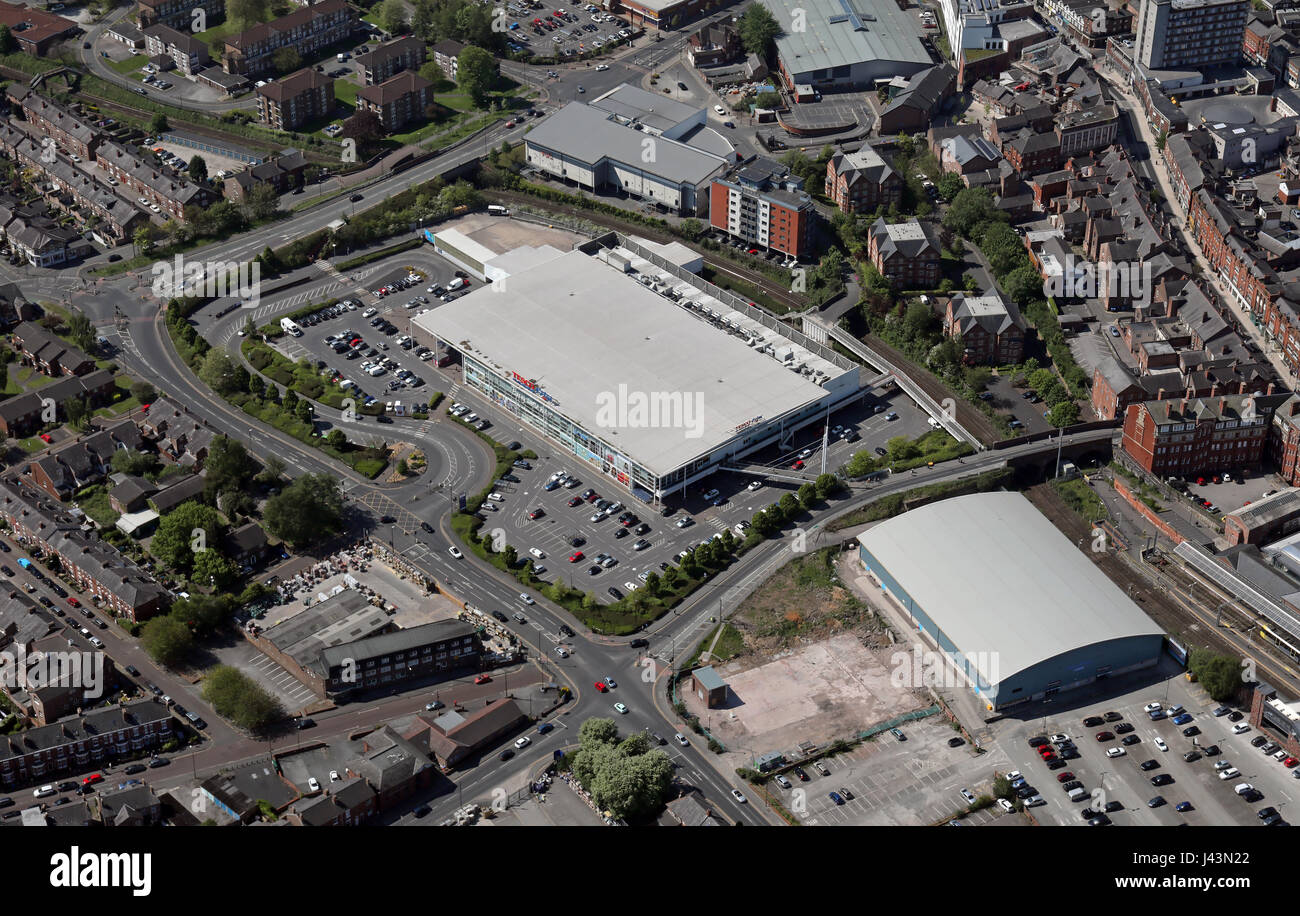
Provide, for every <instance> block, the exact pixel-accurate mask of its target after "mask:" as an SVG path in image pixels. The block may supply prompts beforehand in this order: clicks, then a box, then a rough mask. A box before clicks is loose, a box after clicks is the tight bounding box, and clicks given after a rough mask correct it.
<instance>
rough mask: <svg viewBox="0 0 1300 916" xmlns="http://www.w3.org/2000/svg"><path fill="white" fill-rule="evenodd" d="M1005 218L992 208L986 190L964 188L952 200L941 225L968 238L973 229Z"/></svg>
mask: <svg viewBox="0 0 1300 916" xmlns="http://www.w3.org/2000/svg"><path fill="white" fill-rule="evenodd" d="M1000 218H1005V217H1003V216H1002V214H1000V213H999V212H998V210H997V208H995V207H994V206H993V196H992V195H991V194H990V193H989V192H988V190H987V189H986V188H965V189H963V190H962V191H961V192H959V193H958V194H957V196H956V197H954V198H953V200H952V206H950V207H949V208H948V212H947V213H946V214H944V217H943V224H944V225H945V226H946V227H948V228H949V229H951V230H952V231H953V232H955V233H957V234H958V235H960V236H961V237H962V238H970V237H971V235H972V233H974V232H975V227H977V226H980V225H982V224H984V223H987V222H989V221H990V220H995V219H1000Z"/></svg>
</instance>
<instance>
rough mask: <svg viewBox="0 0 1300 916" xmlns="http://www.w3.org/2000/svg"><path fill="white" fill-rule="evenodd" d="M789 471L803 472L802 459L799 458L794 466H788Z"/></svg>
mask: <svg viewBox="0 0 1300 916" xmlns="http://www.w3.org/2000/svg"><path fill="white" fill-rule="evenodd" d="M790 470H792V471H802V470H803V459H802V458H801V459H800V460H798V461H796V462H795V463H794V464H792V465H790Z"/></svg>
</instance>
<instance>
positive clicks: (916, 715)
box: [858, 703, 942, 741]
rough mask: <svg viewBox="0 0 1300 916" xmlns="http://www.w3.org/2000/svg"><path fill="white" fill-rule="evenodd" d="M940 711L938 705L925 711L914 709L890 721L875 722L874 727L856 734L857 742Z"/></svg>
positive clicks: (868, 727) (871, 726) (870, 726)
mask: <svg viewBox="0 0 1300 916" xmlns="http://www.w3.org/2000/svg"><path fill="white" fill-rule="evenodd" d="M941 711H942V710H941V707H940V706H939V704H938V703H935V704H933V705H932V706H929V707H927V708H925V709H914V710H912V711H911V712H905V713H903V714H902V715H898V716H894V718H892V719H886V720H885V721H884V722H877V723H876V724H875V725H869V726H867V727H866V728H865V729H863V730H862V731H860V732H858V738H859V740H862V741H865V740H867V739H868V738H871V737H873V736H875V735H878V734H880V733H881V732H887V731H889V730H890V729H891V728H897V727H898V726H900V725H902V724H903V723H904V722H915V721H916V720H917V719H927V718H929V717H930V716H933V715H934V714H935V713H938V712H941Z"/></svg>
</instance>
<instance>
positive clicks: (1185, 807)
mask: <svg viewBox="0 0 1300 916" xmlns="http://www.w3.org/2000/svg"><path fill="white" fill-rule="evenodd" d="M1174 810H1175V811H1191V810H1193V809H1192V803H1191V802H1179V803H1178V804H1177V805H1175V806H1174Z"/></svg>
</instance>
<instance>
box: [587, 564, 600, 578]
mask: <svg viewBox="0 0 1300 916" xmlns="http://www.w3.org/2000/svg"><path fill="white" fill-rule="evenodd" d="M587 575H589V576H599V575H600V564H599V563H597V564H596V565H595V566H593V567H591V568H590V569H588V570H587Z"/></svg>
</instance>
